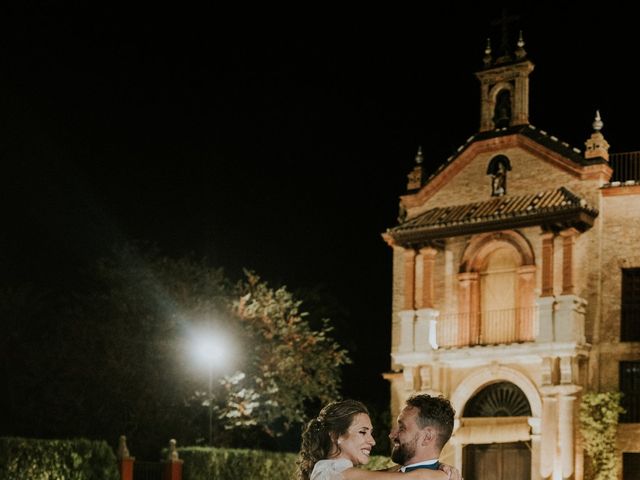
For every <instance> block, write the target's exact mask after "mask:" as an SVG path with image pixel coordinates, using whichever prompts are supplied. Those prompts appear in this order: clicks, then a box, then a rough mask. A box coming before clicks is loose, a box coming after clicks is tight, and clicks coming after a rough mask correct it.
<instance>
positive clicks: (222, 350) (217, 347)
mask: <svg viewBox="0 0 640 480" xmlns="http://www.w3.org/2000/svg"><path fill="white" fill-rule="evenodd" d="M195 351H196V354H197V356H198V357H199V359H200V360H201V361H202V362H203V363H205V364H206V366H207V368H208V370H209V372H208V373H209V445H213V371H214V369H215V368H216V367H220V366H221V365H222V364H223V363H224V361H225V360H226V359H227V356H228V355H227V342H225V340H224V339H223V338H222V336H221V335H219V334H218V335H214V334H205V335H199V336H198V337H197V343H196V349H195Z"/></svg>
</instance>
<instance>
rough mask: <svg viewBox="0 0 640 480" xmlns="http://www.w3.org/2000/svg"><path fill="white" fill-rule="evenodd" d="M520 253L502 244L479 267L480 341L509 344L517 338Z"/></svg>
mask: <svg viewBox="0 0 640 480" xmlns="http://www.w3.org/2000/svg"><path fill="white" fill-rule="evenodd" d="M519 266H520V256H519V255H518V252H517V251H516V250H515V248H513V247H512V246H511V245H508V244H502V245H501V246H498V248H496V249H495V250H493V251H492V252H491V253H489V255H488V256H487V258H486V260H485V264H484V266H483V268H482V269H481V270H480V343H508V342H513V341H514V340H515V339H516V338H517V328H516V308H517V301H516V295H517V284H518V267H519Z"/></svg>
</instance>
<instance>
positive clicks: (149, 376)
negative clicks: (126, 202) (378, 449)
mask: <svg viewBox="0 0 640 480" xmlns="http://www.w3.org/2000/svg"><path fill="white" fill-rule="evenodd" d="M13 297H15V295H13ZM21 303H23V304H24V303H27V304H28V302H21ZM0 310H2V309H0ZM39 310H40V311H41V314H40V315H39V317H38V323H37V326H36V325H35V324H33V323H29V324H27V323H24V325H23V324H22V323H21V322H18V321H16V322H17V324H18V326H19V327H20V328H18V329H17V331H18V332H22V333H20V334H19V335H24V334H29V335H31V337H30V338H33V341H31V343H29V348H28V350H27V349H26V348H21V350H20V351H21V352H22V354H21V356H20V358H18V356H16V355H12V356H10V358H11V359H13V360H12V361H11V364H10V365H6V366H5V372H8V374H9V375H10V378H8V379H7V381H8V382H9V383H10V384H11V385H15V386H16V388H15V389H14V391H12V393H15V395H14V396H13V397H14V398H24V399H28V401H25V402H24V404H23V405H22V407H23V408H22V409H23V412H22V413H23V414H22V415H20V419H21V422H14V423H13V424H12V425H11V426H10V427H8V429H7V430H5V431H4V432H3V433H5V434H9V435H25V434H28V435H33V434H38V432H41V434H42V435H43V436H47V437H55V436H86V437H90V438H102V439H106V440H107V441H110V442H111V443H113V444H114V445H115V443H116V441H117V439H118V437H119V435H121V434H126V435H127V437H128V438H129V446H130V449H131V451H132V453H133V454H135V455H137V456H139V457H140V458H145V457H146V458H149V457H150V456H151V455H156V454H157V452H158V450H159V448H161V447H162V446H164V445H165V444H166V442H167V440H168V439H169V438H176V439H177V440H178V442H179V443H180V444H182V445H185V444H194V443H196V442H198V441H202V440H203V439H204V438H206V437H207V435H206V432H207V429H208V415H207V414H208V409H207V408H203V403H204V401H205V400H207V397H206V395H204V393H206V392H204V390H206V386H207V372H206V371H204V370H201V369H198V368H197V366H196V365H195V364H194V362H193V361H192V358H191V357H192V356H191V346H190V344H189V343H190V341H189V340H190V338H191V337H192V336H193V335H194V334H197V332H198V331H199V330H200V329H202V328H205V327H206V328H210V329H214V330H217V331H219V330H225V331H226V332H227V333H228V334H229V335H230V336H233V337H234V338H235V343H236V345H237V347H236V350H237V355H236V359H235V361H234V362H231V363H230V364H229V366H228V369H227V370H226V371H223V372H220V373H219V377H217V379H216V380H217V382H216V384H215V385H214V395H215V405H214V406H215V413H216V422H217V424H216V427H217V430H216V437H215V440H216V441H215V443H216V445H220V444H222V443H223V442H226V443H227V444H234V445H242V440H243V439H245V438H248V437H247V433H250V434H251V437H249V438H250V439H251V444H252V445H255V444H256V443H257V439H256V434H258V433H260V434H261V435H263V437H261V438H263V439H264V438H268V437H277V436H278V435H282V434H283V433H285V432H287V431H288V430H289V429H291V427H292V426H294V425H296V424H297V423H299V422H301V421H302V420H303V418H304V412H305V408H306V407H308V406H309V405H312V406H313V407H314V408H315V406H316V405H317V402H325V401H327V400H330V399H334V398H336V397H337V395H338V389H339V380H340V378H339V368H340V365H342V364H344V363H346V362H348V358H347V354H346V351H345V350H344V349H342V348H341V347H340V346H339V345H338V344H337V343H336V342H335V341H334V340H332V339H331V337H330V333H331V327H330V325H329V323H328V321H327V320H325V321H323V322H321V323H320V325H311V324H310V323H309V322H308V321H307V320H306V315H305V313H304V312H302V311H301V302H300V300H298V299H296V298H295V297H294V296H293V295H292V294H291V293H290V292H289V291H288V290H287V289H286V288H285V287H279V288H272V287H270V286H269V285H268V284H267V283H266V282H264V281H262V280H261V279H260V278H259V277H258V276H257V275H256V274H254V273H249V272H247V273H246V276H245V278H244V279H243V280H241V281H239V282H237V283H234V282H231V281H230V280H229V279H228V278H226V276H225V275H224V274H223V272H222V270H221V269H215V268H212V267H211V266H210V265H208V264H207V262H206V261H205V260H195V259H193V258H178V259H173V258H167V257H164V256H162V255H160V254H158V253H157V252H154V251H150V250H146V251H142V250H141V249H139V248H133V247H126V248H123V249H120V250H118V251H117V252H116V253H114V254H113V255H112V256H110V257H109V258H106V259H102V260H101V261H99V262H98V263H97V265H96V267H95V268H94V269H91V270H90V271H89V272H86V273H85V274H83V275H81V276H79V277H78V287H77V288H76V290H75V291H74V292H73V294H69V293H68V292H65V294H64V300H58V303H57V304H56V305H55V306H51V307H49V306H48V305H47V306H44V307H41V308H40V309H39ZM16 322H14V323H16ZM27 326H28V328H27ZM21 340H23V339H21V338H15V339H12V344H13V345H21V344H22V342H21ZM14 350H15V349H14ZM16 351H17V350H16ZM27 358H28V361H25V360H24V359H27ZM36 391H37V392H38V394H37V396H35V395H33V394H32V393H31V392H36ZM14 403H15V402H14ZM25 419H26V421H25ZM263 445H264V442H263Z"/></svg>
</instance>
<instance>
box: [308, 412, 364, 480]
mask: <svg viewBox="0 0 640 480" xmlns="http://www.w3.org/2000/svg"><path fill="white" fill-rule="evenodd" d="M359 413H366V414H367V415H369V411H368V410H367V407H365V406H364V404H363V403H362V402H358V401H357V400H342V401H340V402H331V403H330V404H328V405H326V406H325V407H324V408H323V409H322V410H320V413H319V414H318V416H317V417H316V418H314V419H312V420H311V421H310V422H309V423H307V425H306V427H305V429H304V431H303V432H302V445H301V446H300V453H299V455H298V461H297V465H298V472H297V479H298V480H309V476H310V475H311V472H312V471H313V466H314V465H315V464H316V462H317V461H318V460H323V459H326V458H329V455H332V454H335V453H336V452H337V453H339V452H340V447H339V446H338V445H337V444H336V441H337V440H338V437H340V435H344V434H345V433H346V432H347V430H348V429H349V427H350V426H351V423H352V422H353V418H354V417H355V416H356V415H358V414H359Z"/></svg>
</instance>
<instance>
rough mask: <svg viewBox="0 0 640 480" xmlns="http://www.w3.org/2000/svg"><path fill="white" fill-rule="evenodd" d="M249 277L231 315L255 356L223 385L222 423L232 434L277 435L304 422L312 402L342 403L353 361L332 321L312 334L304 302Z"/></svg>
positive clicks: (239, 287)
mask: <svg viewBox="0 0 640 480" xmlns="http://www.w3.org/2000/svg"><path fill="white" fill-rule="evenodd" d="M245 274H246V280H244V281H242V282H240V283H239V284H238V285H237V286H236V290H235V295H234V297H235V298H236V299H235V300H234V301H233V303H232V312H233V314H234V315H235V318H236V319H237V320H238V321H239V322H240V325H241V329H242V331H243V334H244V337H245V340H246V345H247V346H248V347H249V350H248V351H249V352H251V355H247V356H246V358H245V362H243V365H242V367H241V369H240V371H239V372H237V373H235V374H234V375H231V376H226V377H225V378H224V379H223V384H224V386H225V391H224V395H223V397H222V402H221V406H220V407H219V412H220V418H222V419H224V420H225V425H226V426H227V428H235V427H247V426H256V425H258V426H260V428H261V429H262V430H263V431H264V432H266V433H267V434H269V435H278V434H279V433H282V432H283V431H286V430H287V429H288V428H289V427H290V426H291V424H293V423H296V422H298V423H300V422H302V421H303V420H304V419H305V411H306V408H305V407H307V406H308V404H309V402H312V401H320V402H321V403H326V402H328V401H331V400H335V399H336V398H338V395H339V393H338V390H339V386H340V377H339V367H340V366H341V365H344V364H346V363H348V362H349V359H348V357H347V352H346V351H345V350H344V349H342V348H341V347H340V346H339V345H338V344H337V343H336V342H335V341H334V340H333V339H332V338H331V336H330V333H331V330H332V328H331V326H330V325H329V321H328V320H326V319H325V320H323V321H322V324H321V325H320V327H319V328H318V329H313V328H312V326H311V325H310V323H309V322H308V321H307V320H306V317H307V316H308V314H307V313H306V312H302V311H301V306H302V301H300V300H297V299H296V298H294V296H293V294H292V293H291V292H289V291H288V290H287V288H286V287H280V288H277V289H273V288H271V287H270V286H269V285H268V284H267V283H265V282H263V281H261V279H260V277H259V276H258V275H256V274H255V273H252V272H245Z"/></svg>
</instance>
